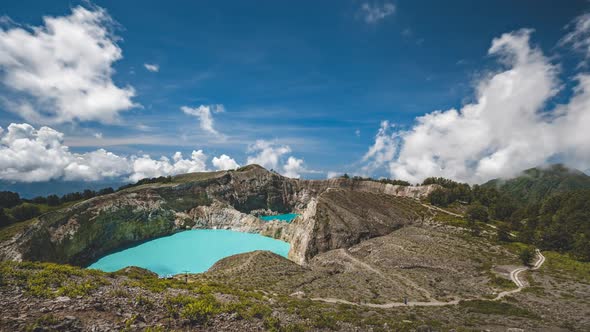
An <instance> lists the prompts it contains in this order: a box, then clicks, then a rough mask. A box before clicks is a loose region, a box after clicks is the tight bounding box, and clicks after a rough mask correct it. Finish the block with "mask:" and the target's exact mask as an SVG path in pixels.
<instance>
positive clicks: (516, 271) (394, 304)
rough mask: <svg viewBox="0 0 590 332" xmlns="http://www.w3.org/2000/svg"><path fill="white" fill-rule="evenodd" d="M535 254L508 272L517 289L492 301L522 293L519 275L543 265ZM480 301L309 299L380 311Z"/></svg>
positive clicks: (543, 257)
mask: <svg viewBox="0 0 590 332" xmlns="http://www.w3.org/2000/svg"><path fill="white" fill-rule="evenodd" d="M536 253H537V257H538V259H537V261H536V262H535V264H534V265H533V266H532V267H531V268H529V267H518V268H515V269H514V270H512V271H510V280H512V282H513V283H514V284H516V286H517V287H518V288H516V289H513V290H509V291H504V292H501V293H499V294H498V295H497V296H496V297H495V298H494V299H493V301H498V300H501V299H502V298H504V297H505V296H507V295H510V294H514V293H518V292H520V291H522V290H523V289H524V288H525V287H527V285H526V283H525V282H524V281H523V280H521V279H520V278H519V275H520V273H522V272H523V271H527V270H538V269H539V268H540V267H541V265H543V263H545V256H543V254H542V253H541V251H540V250H539V249H537V250H536ZM482 299H484V298H481V297H480V298H475V299H463V300H453V301H449V302H442V301H436V300H433V301H428V302H415V301H409V302H408V303H407V304H404V303H403V302H388V303H382V304H377V303H366V302H360V303H355V302H350V301H347V300H342V299H336V298H329V297H327V298H326V297H314V298H311V300H312V301H319V302H326V303H334V304H348V305H353V306H362V307H369V308H381V309H387V308H395V307H439V306H446V305H457V304H459V302H461V301H473V300H482Z"/></svg>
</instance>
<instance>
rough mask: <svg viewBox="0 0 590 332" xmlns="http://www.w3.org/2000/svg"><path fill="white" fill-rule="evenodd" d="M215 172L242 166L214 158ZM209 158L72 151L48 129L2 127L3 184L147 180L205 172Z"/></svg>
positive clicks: (0, 163)
mask: <svg viewBox="0 0 590 332" xmlns="http://www.w3.org/2000/svg"><path fill="white" fill-rule="evenodd" d="M212 164H213V166H214V167H215V168H217V169H233V168H237V167H239V165H238V164H237V163H236V162H235V160H234V159H232V158H231V157H229V156H227V155H225V154H224V155H221V156H220V157H215V158H213V160H212ZM207 170H208V167H207V156H206V155H205V153H204V152H203V151H202V150H194V151H192V153H191V155H190V157H189V158H186V159H185V158H184V157H183V155H182V153H180V152H176V153H175V154H174V155H173V157H172V158H168V157H165V156H162V157H160V158H158V159H153V158H152V157H150V156H149V155H141V156H136V155H131V156H119V155H116V154H114V153H112V152H109V151H106V150H104V149H98V150H95V151H90V152H86V153H73V152H71V151H70V149H69V147H68V146H67V145H65V144H64V134H63V133H60V132H58V131H56V130H54V129H51V128H49V127H41V128H39V129H35V128H34V127H33V126H31V125H30V124H26V123H22V124H15V123H13V124H10V125H9V126H8V128H7V129H6V130H4V129H3V128H1V127H0V180H10V181H18V182H41V181H49V180H82V181H97V180H102V179H127V180H129V181H138V180H141V179H143V178H146V177H149V178H152V177H158V176H168V175H176V174H182V173H190V172H203V171H207Z"/></svg>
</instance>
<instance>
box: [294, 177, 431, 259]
mask: <svg viewBox="0 0 590 332" xmlns="http://www.w3.org/2000/svg"><path fill="white" fill-rule="evenodd" d="M421 213H423V212H422V211H421V209H420V208H419V205H418V204H417V203H416V202H414V201H413V200H411V199H410V198H407V197H399V196H392V195H388V194H383V193H379V192H377V193H374V192H370V191H368V190H361V191H356V190H349V189H340V188H329V189H327V190H326V191H324V192H323V193H322V194H321V195H319V196H318V198H317V199H316V200H314V201H313V202H311V203H310V204H309V205H308V209H307V210H306V211H305V213H304V214H303V217H302V218H300V220H296V221H295V224H296V227H295V231H294V234H293V237H292V239H291V246H292V249H291V252H290V254H289V258H290V259H292V260H294V261H296V262H298V263H300V264H303V263H305V262H306V261H307V260H308V259H310V258H312V257H313V256H315V255H317V254H319V253H322V252H326V251H329V250H332V249H338V248H349V247H351V246H353V245H355V244H357V243H359V242H361V241H363V240H366V239H370V238H374V237H377V236H383V235H386V234H389V233H391V232H393V231H394V230H396V229H398V228H400V227H402V226H404V225H407V224H409V223H411V222H413V221H414V220H419V219H420V218H421Z"/></svg>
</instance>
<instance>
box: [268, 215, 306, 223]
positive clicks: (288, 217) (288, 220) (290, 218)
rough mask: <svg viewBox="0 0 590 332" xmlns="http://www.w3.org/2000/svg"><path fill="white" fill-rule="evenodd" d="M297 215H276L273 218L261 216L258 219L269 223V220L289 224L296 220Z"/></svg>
mask: <svg viewBox="0 0 590 332" xmlns="http://www.w3.org/2000/svg"><path fill="white" fill-rule="evenodd" d="M298 216H299V215H298V214H297V213H287V214H277V215H274V216H262V217H260V219H262V220H264V221H271V220H279V221H284V222H286V223H291V221H293V219H295V218H297V217H298Z"/></svg>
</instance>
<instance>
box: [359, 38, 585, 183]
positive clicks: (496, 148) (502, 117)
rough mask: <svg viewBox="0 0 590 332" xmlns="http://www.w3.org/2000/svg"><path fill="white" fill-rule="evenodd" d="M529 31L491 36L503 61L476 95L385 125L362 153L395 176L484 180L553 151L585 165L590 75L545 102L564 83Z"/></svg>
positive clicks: (533, 163)
mask: <svg viewBox="0 0 590 332" xmlns="http://www.w3.org/2000/svg"><path fill="white" fill-rule="evenodd" d="M531 33H532V31H531V30H519V31H515V32H512V33H506V34H503V35H502V36H500V37H499V38H496V39H494V40H493V41H492V45H491V47H490V49H489V54H490V55H494V56H496V57H498V58H499V60H500V62H501V63H502V64H503V65H504V66H505V68H504V69H503V70H501V71H498V72H496V73H493V74H491V75H488V76H486V77H485V78H483V79H482V80H480V81H479V82H478V83H477V85H476V88H475V92H476V93H475V101H474V102H472V103H469V104H466V105H464V106H463V107H461V108H460V109H450V110H446V111H435V112H432V113H428V114H426V115H424V116H421V117H418V118H417V119H416V124H415V125H414V126H413V127H412V128H411V129H409V130H407V131H399V132H397V133H394V132H385V131H384V130H383V129H384V127H383V125H382V127H381V129H380V130H379V133H378V134H377V138H376V142H375V145H374V146H373V147H371V149H370V150H369V152H368V153H367V154H366V155H365V159H366V160H365V161H366V162H373V163H374V164H375V165H380V162H381V161H383V160H386V167H388V168H389V171H390V173H391V175H392V176H393V177H395V178H401V179H406V180H409V181H413V182H416V181H420V180H422V179H424V178H426V177H428V176H444V177H449V178H453V179H457V180H461V181H467V182H472V183H473V182H483V181H486V180H489V179H492V178H496V177H508V176H513V175H515V174H516V173H518V172H519V171H521V170H523V169H526V168H529V167H534V166H538V165H541V164H543V163H546V162H548V161H549V160H551V158H560V159H561V160H563V161H564V162H566V163H568V164H570V165H573V166H577V167H582V166H584V167H586V168H587V166H588V162H590V134H589V132H588V130H587V129H584V128H588V126H590V75H589V74H586V73H583V74H579V75H578V76H577V85H576V88H575V91H574V95H573V97H572V98H571V100H570V101H569V103H567V104H565V105H561V106H559V107H557V108H555V109H553V110H547V109H546V105H547V103H548V101H549V100H551V98H552V97H554V96H555V95H556V94H557V93H558V91H559V88H560V87H561V84H560V82H559V79H558V68H559V67H558V66H557V65H554V64H552V63H551V62H550V61H549V59H548V58H547V57H546V56H544V54H543V52H542V51H541V50H540V49H539V48H537V47H533V46H531V43H530V36H531ZM398 135H399V140H400V143H399V144H397V146H398V147H399V153H398V155H397V156H395V153H396V150H395V149H394V148H393V147H392V146H393V145H394V142H395V140H396V139H397V138H398ZM392 151H393V156H392ZM390 156H391V158H390Z"/></svg>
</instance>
